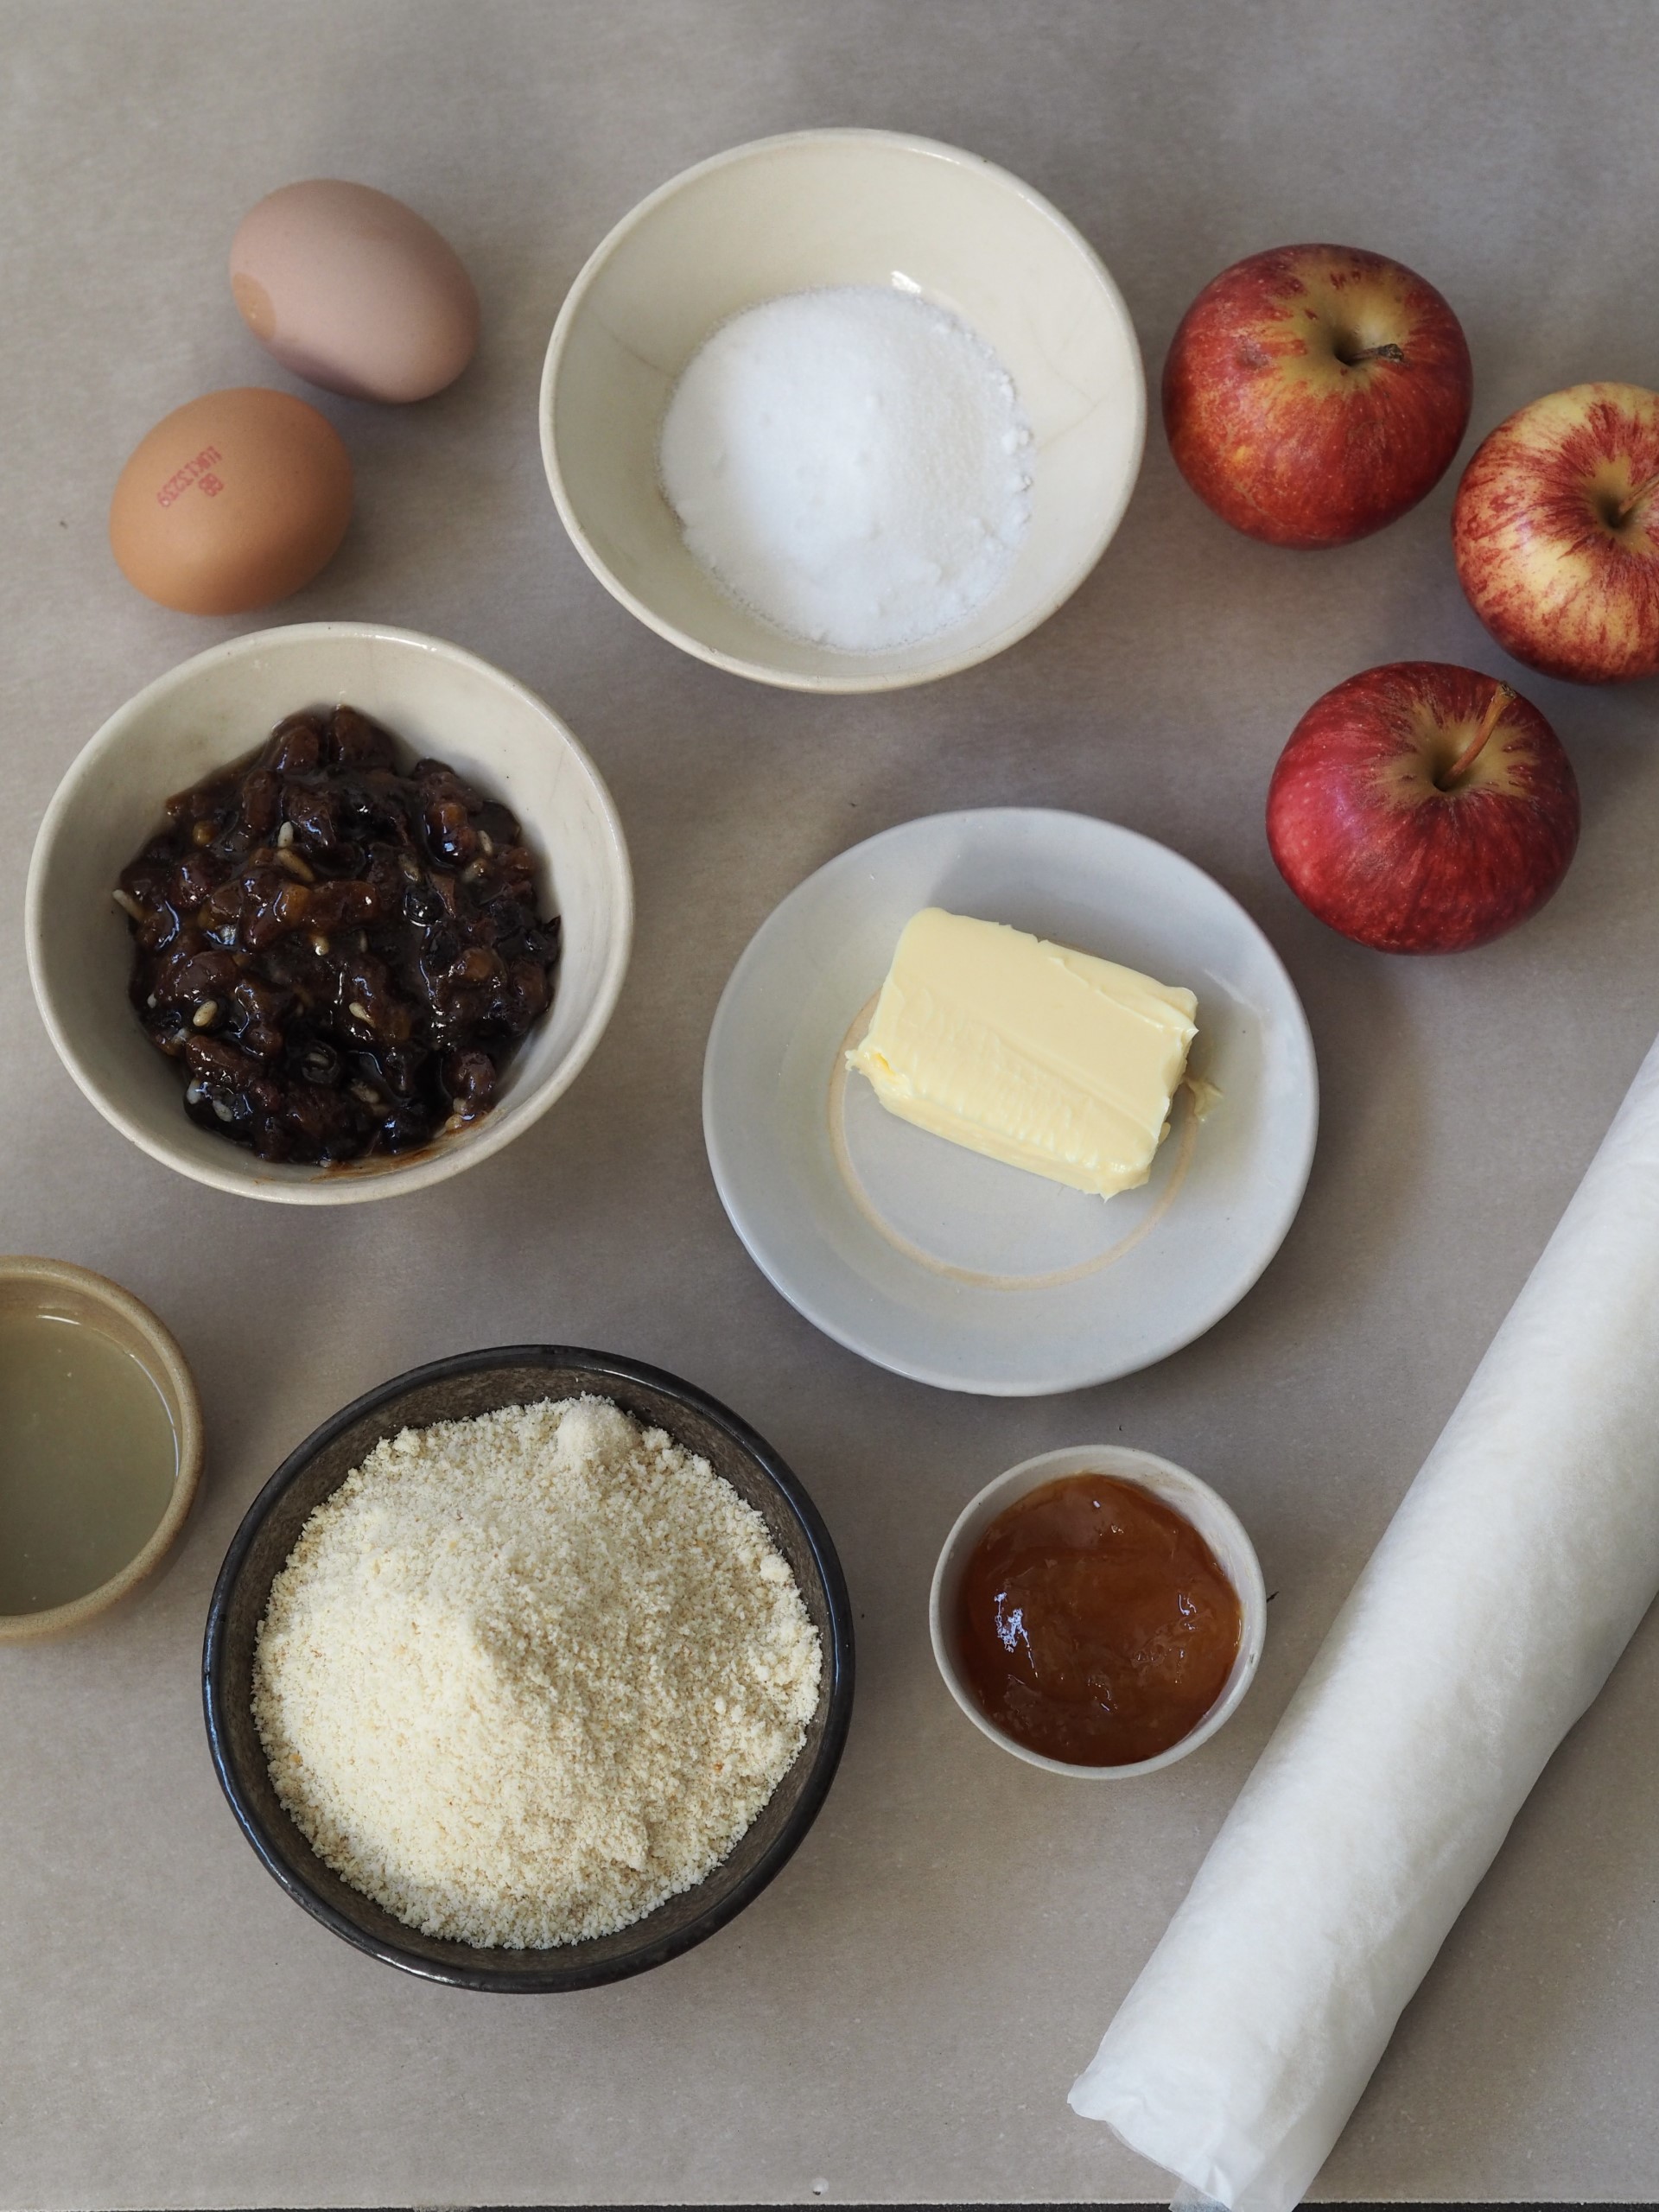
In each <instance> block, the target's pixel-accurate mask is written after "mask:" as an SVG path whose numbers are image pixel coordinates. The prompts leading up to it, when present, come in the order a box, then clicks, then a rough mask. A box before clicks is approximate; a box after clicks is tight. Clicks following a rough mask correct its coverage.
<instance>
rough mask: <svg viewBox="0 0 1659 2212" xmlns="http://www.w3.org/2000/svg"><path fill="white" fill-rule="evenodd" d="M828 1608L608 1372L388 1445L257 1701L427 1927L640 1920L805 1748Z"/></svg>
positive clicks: (301, 1821)
mask: <svg viewBox="0 0 1659 2212" xmlns="http://www.w3.org/2000/svg"><path fill="white" fill-rule="evenodd" d="M821 1668H822V1655H821V1653H820V1649H819V1644H818V1636H817V1630H815V1629H814V1628H813V1626H812V1625H811V1624H810V1621H809V1620H808V1618H807V1614H806V1608H805V1605H804V1603H803V1602H802V1599H801V1594H800V1592H799V1590H798V1588H797V1586H796V1584H795V1581H794V1579H793V1577H792V1575H791V1572H790V1569H789V1567H788V1564H787V1563H786V1561H785V1560H784V1559H783V1557H782V1556H781V1554H779V1551H778V1550H777V1548H775V1546H774V1545H773V1543H772V1539H771V1536H770V1535H769V1534H768V1532H767V1529H766V1523H765V1522H764V1521H763V1520H762V1519H761V1517H760V1515H759V1514H758V1513H757V1512H755V1510H753V1507H751V1506H749V1505H747V1504H746V1503H744V1502H743V1500H742V1499H741V1498H740V1497H739V1496H738V1494H737V1492H736V1491H734V1489H733V1488H732V1486H731V1485H730V1484H729V1483H727V1482H725V1481H723V1480H722V1479H721V1478H720V1477H719V1476H717V1475H716V1474H715V1473H714V1471H712V1469H711V1468H710V1467H709V1463H708V1461H707V1460H706V1459H699V1458H697V1457H696V1456H695V1455H694V1454H693V1453H691V1452H686V1451H684V1450H683V1449H682V1448H681V1447H680V1446H678V1445H677V1444H676V1443H674V1442H673V1441H672V1440H671V1439H670V1438H669V1437H668V1436H666V1435H665V1434H664V1433H663V1432H662V1431H661V1430H660V1429H645V1430H642V1429H641V1428H640V1427H639V1425H638V1423H637V1422H635V1421H632V1420H631V1419H630V1418H629V1417H628V1415H626V1414H624V1413H621V1412H620V1411H619V1410H618V1408H616V1407H615V1406H613V1405H612V1404H610V1403H609V1402H608V1401H607V1400H604V1399H601V1398H592V1397H582V1398H573V1399H564V1400H561V1401H558V1402H547V1401H543V1402H542V1403H541V1404H538V1405H533V1406H510V1407H507V1408H505V1409H504V1410H502V1411H500V1412H499V1413H491V1414H481V1415H480V1416H479V1417H478V1418H477V1419H475V1420H473V1421H443V1422H440V1423H438V1424H437V1425H436V1426H435V1427H431V1428H424V1429H405V1430H404V1433H402V1434H401V1435H399V1436H396V1437H393V1438H391V1439H390V1440H388V1441H386V1442H385V1443H383V1444H379V1445H377V1446H376V1447H375V1449H374V1450H373V1451H372V1452H371V1453H370V1454H369V1456H368V1458H367V1459H365V1461H364V1462H363V1465H361V1466H360V1467H359V1468H358V1469H357V1470H356V1471H355V1472H354V1473H353V1474H352V1475H350V1476H349V1477H348V1478H347V1479H346V1482H345V1483H343V1484H341V1486H340V1489H339V1490H338V1491H336V1492H335V1493H334V1496H333V1497H330V1498H328V1499H327V1500H326V1501H325V1503H323V1504H322V1505H321V1506H319V1507H318V1509H317V1510H316V1511H315V1513H314V1514H313V1515H312V1516H311V1518H310V1519H309V1520H308V1522H307V1523H306V1525H305V1528H304V1529H303V1531H302V1534H301V1537H300V1541H299V1542H298V1543H297V1544H296V1547H295V1548H294V1552H293V1554H292V1555H291V1557H290V1558H289V1561H288V1564H287V1566H286V1567H284V1568H283V1571H282V1573H280V1574H279V1575H278V1576H277V1580H276V1581H275V1583H274V1584H273V1586H272V1588H271V1595H270V1606H269V1608H268V1610H267V1611H266V1614H265V1618H264V1622H263V1623H262V1624H261V1627H260V1631H259V1638H258V1643H257V1651H256V1654H255V1663H254V1696H253V1709H254V1716H255V1719H256V1720H257V1724H258V1728H259V1733H260V1737H261V1738H262V1740H263V1742H264V1748H265V1754H266V1757H267V1758H268V1759H269V1760H270V1771H271V1777H272V1780H273V1781H274V1782H275V1783H276V1786H277V1794H278V1796H280V1797H281V1799H282V1801H283V1804H284V1805H285V1806H286V1807H287V1808H288V1810H289V1813H290V1814H291V1815H292V1816H293V1818H294V1819H295V1821H296V1822H297V1823H298V1825H299V1827H301V1828H302V1830H303V1832H304V1834H306V1836H307V1837H308V1839H309V1840H310V1842H311V1844H312V1846H313V1847H314V1848H315V1850H316V1851H317V1853H319V1855H320V1856H321V1858H323V1859H326V1860H327V1863H328V1865H329V1866H332V1867H334V1869H335V1871H336V1872H339V1873H340V1874H341V1875H343V1876H344V1878H346V1881H348V1882H350V1883H351V1884H352V1885H353V1886H354V1887H355V1888H357V1889H359V1890H362V1891H365V1892H366V1893H367V1895H369V1896H370V1897H374V1898H376V1899H377V1900H378V1902H379V1903H380V1904H383V1905H385V1907H386V1909H387V1910H388V1911H390V1912H392V1913H395V1914H396V1915H397V1917H398V1918H399V1919H400V1920H403V1921H405V1922H406V1923H409V1924H410V1926H412V1927H415V1928H418V1929H422V1930H423V1932H424V1933H425V1934H427V1935H429V1936H448V1937H451V1938H454V1939H457V1940H460V1941H461V1942H469V1943H477V1944H503V1945H507V1946H510V1947H512V1948H541V1947H544V1946H548V1945H552V1944H557V1943H568V1942H575V1941H576V1940H577V1939H579V1938H581V1937H582V1936H598V1935H603V1934H607V1933H608V1932H609V1931H610V1930H612V1929H617V1928H623V1927H626V1925H627V1924H628V1923H629V1922H631V1921H633V1920H637V1919H639V1917H640V1916H642V1915H643V1914H645V1913H647V1912H650V1911H651V1910H652V1909H653V1908H654V1907H655V1906H657V1905H658V1904H661V1903H662V1902H663V1900H664V1898H665V1897H671V1896H672V1895H674V1894H675V1893H676V1892H677V1891H681V1890H684V1889H688V1888H690V1886H691V1885H692V1884H693V1883H695V1882H698V1881H700V1880H701V1879H702V1877H703V1876H704V1875H705V1874H707V1873H708V1872H709V1870H710V1869H711V1868H712V1867H714V1866H717V1865H718V1864H719V1862H720V1861H721V1859H723V1858H724V1857H725V1856H726V1854H727V1853H728V1852H729V1851H730V1850H731V1848H732V1847H733V1845H734V1844H735V1843H736V1841H737V1840H738V1839H739V1838H740V1837H741V1835H742V1834H743V1833H744V1831H745V1829H747V1827H749V1825H750V1824H751V1822H752V1821H753V1820H754V1818H755V1816H756V1815H757V1814H758V1813H759V1812H760V1809H761V1808H762V1807H763V1806H764V1805H765V1804H766V1800H767V1799H768V1798H769V1797H770V1796H772V1791H773V1790H774V1789H776V1788H777V1786H778V1784H779V1782H780V1781H781V1780H782V1779H783V1777H784V1776H785V1774H786V1773H787V1772H788V1770H789V1768H790V1767H791V1764H793V1762H794V1760H795V1758H796V1756H797V1754H798V1751H800V1748H801V1745H802V1743H803V1741H804V1732H805V1725H806V1722H807V1721H808V1720H809V1719H810V1717H811V1714H812V1713H813V1710H814V1708H815V1707H816V1705H817V1694H818V1682H819V1677H820V1672H821Z"/></svg>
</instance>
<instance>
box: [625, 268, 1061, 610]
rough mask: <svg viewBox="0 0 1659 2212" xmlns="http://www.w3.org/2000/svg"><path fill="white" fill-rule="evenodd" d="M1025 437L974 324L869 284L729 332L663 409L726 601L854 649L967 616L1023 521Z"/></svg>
mask: <svg viewBox="0 0 1659 2212" xmlns="http://www.w3.org/2000/svg"><path fill="white" fill-rule="evenodd" d="M1030 442H1031V429H1030V425H1029V424H1028V423H1027V420H1026V417H1025V416H1024V414H1023V412H1022V411H1021V410H1020V403H1019V399H1018V397H1017V396H1016V394H1015V391H1014V384H1013V381H1012V379H1011V378H1010V377H1009V375H1008V373H1007V370H1006V369H1005V368H1004V367H1003V365H1002V364H1001V361H1000V360H999V359H997V357H996V355H995V353H993V352H992V350H991V348H990V346H988V345H987V344H986V342H985V340H983V339H982V337H980V335H979V334H978V333H977V332H976V331H972V330H969V328H968V327H967V326H966V325H965V324H963V323H961V322H959V321H957V318H956V317H955V316H954V315H950V314H947V313H946V312H945V310H944V308H938V307H935V306H933V305H932V304H931V302H928V301H925V300H923V299H919V298H918V297H917V296H916V295H915V294H914V293H911V292H904V291H900V290H899V289H896V288H895V289H887V287H884V286H881V285H875V284H850V285H843V286H836V287H832V288H830V289H825V290H823V291H816V292H797V293H791V294H789V295H787V296H785V297H784V298H781V299H776V300H768V301H767V302H766V303H765V304H764V305H763V306H760V307H757V308H749V309H747V311H746V312H745V313H744V314H742V315H736V316H734V318H733V320H732V321H730V322H728V323H726V324H724V325H723V326H722V327H721V328H720V329H719V330H717V331H716V332H715V334H714V336H713V337H712V338H710V339H709V340H708V342H707V343H706V344H705V345H704V346H702V350H701V351H700V352H699V353H696V355H695V356H694V357H693V359H691V361H690V364H689V365H688V366H687V368H686V370H685V372H684V373H683V376H682V377H681V378H680V380H679V382H678V384H677V385H676V386H675V388H674V391H673V393H672V394H671V397H670V400H669V405H668V411H667V413H666V415H665V416H664V422H663V432H662V445H661V451H660V456H659V465H660V468H661V473H662V480H663V488H664V492H665V493H666V494H667V497H668V499H669V503H670V505H671V506H672V507H673V509H674V512H675V513H676V514H677V516H678V517H679V519H680V524H681V527H682V529H683V531H684V533H685V542H686V544H687V545H688V546H689V548H690V550H691V552H692V553H693V554H694V555H695V556H696V558H697V560H699V561H700V562H701V563H702V565H703V566H704V567H705V568H706V569H709V571H710V572H711V573H712V575H714V576H715V578H716V579H717V581H718V582H721V584H722V585H724V587H725V588H726V589H727V590H728V592H729V593H730V594H732V595H733V597H734V598H736V599H738V600H741V601H743V603H744V604H745V605H746V606H747V607H749V608H750V609H751V610H752V611H753V613H757V614H759V615H760V616H762V617H763V618H764V619H765V620H766V621H768V622H771V623H772V624H774V625H775V626H777V627H778V628H779V629H780V630H786V631H788V632H791V633H792V634H793V635H795V636H797V637H802V638H809V639H814V640H815V641H817V643H819V644H823V645H833V646H836V647H837V648H839V649H840V650H842V651H843V652H882V651H884V650H886V649H887V648H889V647H893V646H897V645H910V644H913V643H914V642H915V641H916V640H918V639H922V638H927V637H932V636H934V635H936V634H937V633H938V632H941V631H944V630H949V629H953V628H955V627H956V626H957V624H958V623H961V622H963V621H965V620H967V618H968V617H969V615H970V614H972V613H974V612H975V611H976V608H978V607H981V606H982V605H983V604H984V602H985V601H987V600H988V598H989V597H990V595H991V594H992V593H993V592H994V591H995V589H996V588H997V586H998V585H999V584H1000V583H1001V582H1002V580H1003V578H1004V576H1005V575H1007V571H1008V569H1009V567H1010V565H1011V564H1012V562H1013V559H1014V550H1015V548H1016V547H1017V546H1018V545H1019V543H1020V539H1021V537H1023V536H1024V534H1025V531H1026V527H1027V524H1028V522H1029V521H1030V518H1031V496H1030V494H1031V479H1030V474H1029V470H1028V467H1027V462H1028V460H1029V451H1028V448H1029V446H1030Z"/></svg>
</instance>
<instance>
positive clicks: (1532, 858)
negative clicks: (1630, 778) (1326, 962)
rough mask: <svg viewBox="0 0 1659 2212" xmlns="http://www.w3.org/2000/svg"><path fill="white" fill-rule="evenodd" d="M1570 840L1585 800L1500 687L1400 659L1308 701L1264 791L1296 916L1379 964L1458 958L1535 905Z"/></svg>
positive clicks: (1541, 725)
mask: <svg viewBox="0 0 1659 2212" xmlns="http://www.w3.org/2000/svg"><path fill="white" fill-rule="evenodd" d="M1578 842H1579V786H1578V782H1577V779H1575V777H1574V776H1573V764H1572V762H1571V761H1570V760H1568V759H1567V754H1566V753H1565V752H1564V751H1563V750H1562V748H1561V742H1560V739H1559V738H1558V737H1557V736H1556V734H1555V733H1554V730H1553V729H1551V728H1550V726H1549V724H1548V722H1547V721H1545V720H1544V718H1543V716H1542V715H1541V714H1540V713H1539V711H1538V709H1536V707H1534V706H1530V705H1529V704H1528V702H1527V701H1526V700H1524V699H1522V698H1521V697H1519V696H1517V695H1516V693H1515V692H1514V691H1512V690H1510V687H1509V685H1508V684H1507V683H1499V682H1498V681H1497V677H1491V676H1481V675H1479V674H1478V673H1477V672H1476V671H1475V670H1473V669H1472V668H1453V667H1450V666H1448V665H1447V664H1446V662H1444V661H1435V660H1402V661H1395V662H1393V663H1391V664H1389V666H1388V667H1386V668H1369V669H1367V670H1366V671H1365V672H1364V673H1363V675H1362V676H1351V677H1349V679H1348V681H1347V682H1346V683H1338V686H1337V688H1336V690H1334V691H1327V692H1326V693H1325V696H1324V698H1322V699H1316V700H1315V701H1314V702H1313V705H1312V706H1311V707H1310V708H1309V709H1308V710H1307V712H1306V714H1305V715H1303V716H1302V719H1301V720H1300V721H1299V722H1298V723H1297V725H1296V727H1295V728H1294V730H1293V731H1292V732H1291V734H1290V742H1289V744H1288V745H1287V746H1286V747H1285V749H1284V751H1283V752H1282V753H1281V754H1280V756H1279V765H1278V766H1277V767H1276V768H1275V769H1274V772H1273V782H1272V784H1271V785H1270V786H1269V787H1268V845H1269V846H1270V847H1271V848H1272V851H1273V857H1274V860H1275V861H1277V862H1278V864H1279V872H1280V874H1281V875H1282V876H1283V877H1284V879H1285V880H1286V882H1287V884H1289V886H1290V887H1291V889H1292V890H1293V891H1294V893H1296V896H1297V897H1298V898H1299V899H1300V900H1301V902H1302V904H1303V905H1304V906H1306V907H1308V908H1309V909H1310V910H1311V911H1312V912H1313V913H1315V914H1317V915H1318V916H1319V919H1320V920H1321V921H1322V922H1328V923H1329V924H1330V925H1331V926H1332V929H1333V930H1340V931H1341V932H1342V934H1343V935H1344V937H1351V938H1354V939H1355V940H1356V941H1357V943H1359V944H1370V945H1374V946H1375V947H1376V950H1378V951H1379V952H1462V951H1465V950H1467V948H1468V947H1469V946H1471V945H1475V944H1487V943H1489V942H1490V940H1491V938H1495V937H1500V936H1502V934H1503V931H1505V930H1510V929H1513V928H1514V927H1515V925H1516V923H1517V922H1523V921H1525V919H1526V918H1527V916H1528V915H1529V914H1530V913H1532V912H1535V910H1536V909H1537V908H1538V907H1540V906H1542V905H1543V903H1544V901H1545V899H1548V896H1549V894H1550V893H1551V892H1552V891H1554V888H1555V887H1556V885H1557V884H1558V883H1560V880H1561V878H1562V877H1563V876H1564V875H1565V874H1567V863H1568V861H1570V860H1571V859H1572V857H1573V849H1574V847H1575V846H1576V845H1577V844H1578Z"/></svg>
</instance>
